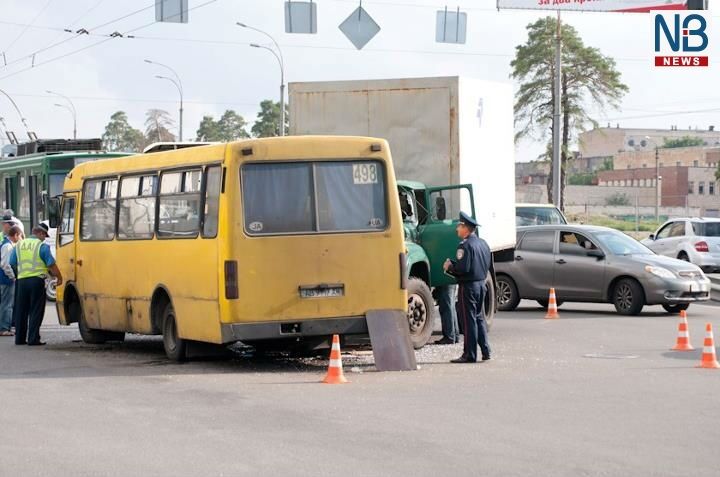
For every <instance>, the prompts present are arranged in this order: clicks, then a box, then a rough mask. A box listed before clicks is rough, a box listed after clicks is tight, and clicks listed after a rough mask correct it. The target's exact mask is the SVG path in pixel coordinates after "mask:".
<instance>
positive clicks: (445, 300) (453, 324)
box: [435, 285, 460, 343]
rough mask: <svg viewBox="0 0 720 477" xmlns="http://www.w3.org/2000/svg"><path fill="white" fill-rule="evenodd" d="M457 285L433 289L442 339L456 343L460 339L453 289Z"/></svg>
mask: <svg viewBox="0 0 720 477" xmlns="http://www.w3.org/2000/svg"><path fill="white" fill-rule="evenodd" d="M456 287H457V285H443V286H439V287H435V290H436V291H437V301H438V308H440V323H441V324H442V334H443V338H445V339H448V340H450V341H452V342H453V343H457V342H458V340H459V339H460V331H459V330H458V319H457V314H456V313H455V295H456V291H455V288H456Z"/></svg>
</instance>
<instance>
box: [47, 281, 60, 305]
mask: <svg viewBox="0 0 720 477" xmlns="http://www.w3.org/2000/svg"><path fill="white" fill-rule="evenodd" d="M45 298H46V299H47V301H50V302H53V303H54V302H55V300H57V278H54V277H47V278H46V279H45Z"/></svg>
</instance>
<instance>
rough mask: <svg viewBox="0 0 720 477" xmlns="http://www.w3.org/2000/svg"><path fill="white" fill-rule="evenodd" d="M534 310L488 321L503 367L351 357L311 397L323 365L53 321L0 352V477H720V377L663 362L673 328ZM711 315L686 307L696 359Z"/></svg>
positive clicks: (685, 360) (688, 359)
mask: <svg viewBox="0 0 720 477" xmlns="http://www.w3.org/2000/svg"><path fill="white" fill-rule="evenodd" d="M525 305H527V306H526V307H525V308H521V310H520V311H517V312H514V313H509V314H502V315H500V317H499V318H498V320H497V321H496V323H495V327H494V329H493V332H492V334H491V338H492V345H493V348H494V351H495V358H496V359H495V360H494V361H493V362H490V363H486V364H476V365H452V364H448V363H447V360H448V359H450V358H453V357H456V356H457V355H459V354H460V349H459V347H458V346H432V347H427V348H425V349H424V350H423V351H421V352H420V353H418V359H419V362H420V368H421V369H420V370H418V371H414V372H407V373H378V372H375V371H373V368H372V359H371V356H370V355H369V354H368V353H367V352H355V353H351V354H346V355H345V356H344V362H345V369H346V373H347V374H348V377H349V379H351V381H352V382H351V383H350V384H347V385H344V386H328V385H322V384H319V383H318V382H319V381H320V380H321V379H322V377H323V375H324V371H325V368H324V366H325V365H326V362H325V361H322V360H313V359H293V358H283V357H277V358H271V359H264V360H260V359H258V358H249V357H243V356H242V355H238V356H237V357H236V358H234V359H230V360H221V361H200V362H192V363H187V364H180V365H178V364H172V363H169V362H168V361H166V360H165V358H164V355H163V352H162V346H161V343H160V342H159V341H158V340H157V339H156V338H144V337H134V336H130V337H128V340H127V342H126V343H125V344H122V345H107V346H106V345H103V346H90V345H84V344H82V343H81V342H80V341H79V335H78V333H77V329H76V328H75V327H70V328H65V327H59V326H58V325H57V324H53V321H54V313H52V310H51V309H50V308H49V309H48V310H49V313H48V315H49V316H48V318H47V320H46V325H45V328H44V330H43V338H44V339H46V340H47V341H48V346H46V347H44V348H27V347H15V346H14V345H13V344H12V338H0V403H1V404H0V406H1V407H2V410H1V411H0V476H36V475H43V476H66V475H67V476H73V477H75V476H104V475H108V476H128V475H142V476H220V475H225V476H238V475H314V476H325V475H327V476H336V475H372V476H376V475H398V476H406V475H421V476H422V475H428V476H431V475H432V476H438V475H442V476H444V475H484V476H515V475H517V476H526V475H539V476H545V475H547V476H568V477H570V476H572V477H577V476H595V475H598V476H600V475H602V476H630V475H632V476H650V475H657V476H675V475H677V476H687V475H717V474H718V469H720V457H718V450H717V446H718V442H720V425H718V424H719V423H720V412H719V411H718V410H719V409H720V406H718V395H720V370H717V371H715V370H705V369H696V368H695V365H696V364H697V363H698V362H699V359H700V351H695V352H689V353H674V352H670V351H668V349H669V348H670V347H671V346H672V345H673V344H674V341H675V335H676V329H677V326H676V325H677V321H676V319H674V318H672V317H669V316H668V315H665V314H664V313H660V310H659V309H658V310H653V309H647V310H649V311H648V312H646V313H645V314H644V315H643V316H641V317H637V318H626V317H619V316H617V315H615V314H614V313H613V312H612V308H611V307H609V306H594V305H564V306H563V307H562V308H561V310H560V312H561V319H560V320H557V321H546V320H543V319H542V317H543V314H544V313H543V312H542V311H541V310H540V309H539V308H537V307H535V306H533V304H532V303H528V304H525ZM717 311H718V308H714V307H710V306H693V307H691V309H690V334H691V338H692V343H693V344H694V345H695V347H696V348H701V347H702V340H703V335H704V324H705V322H713V323H714V324H715V325H716V328H717V327H718V325H720V319H718V318H717V316H718V313H717ZM55 323H56V322H55ZM353 371H354V372H353Z"/></svg>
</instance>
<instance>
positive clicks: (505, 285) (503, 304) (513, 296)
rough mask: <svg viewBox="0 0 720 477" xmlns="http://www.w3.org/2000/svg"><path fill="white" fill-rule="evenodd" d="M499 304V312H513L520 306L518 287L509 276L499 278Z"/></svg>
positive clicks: (499, 276)
mask: <svg viewBox="0 0 720 477" xmlns="http://www.w3.org/2000/svg"><path fill="white" fill-rule="evenodd" d="M497 304H498V310H499V311H513V310H514V309H515V308H517V306H518V304H520V295H519V294H518V289H517V285H516V284H515V281H514V280H513V279H512V278H510V277H509V276H507V275H498V276H497Z"/></svg>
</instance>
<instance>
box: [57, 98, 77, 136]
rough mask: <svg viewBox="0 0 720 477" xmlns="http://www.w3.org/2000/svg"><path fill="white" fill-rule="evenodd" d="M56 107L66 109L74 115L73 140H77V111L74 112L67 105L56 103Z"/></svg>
mask: <svg viewBox="0 0 720 477" xmlns="http://www.w3.org/2000/svg"><path fill="white" fill-rule="evenodd" d="M55 106H57V107H58V108H65V109H67V110H68V111H70V114H72V117H73V139H77V117H76V116H75V111H73V109H72V108H71V107H70V106H68V105H67V104H60V103H55Z"/></svg>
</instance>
